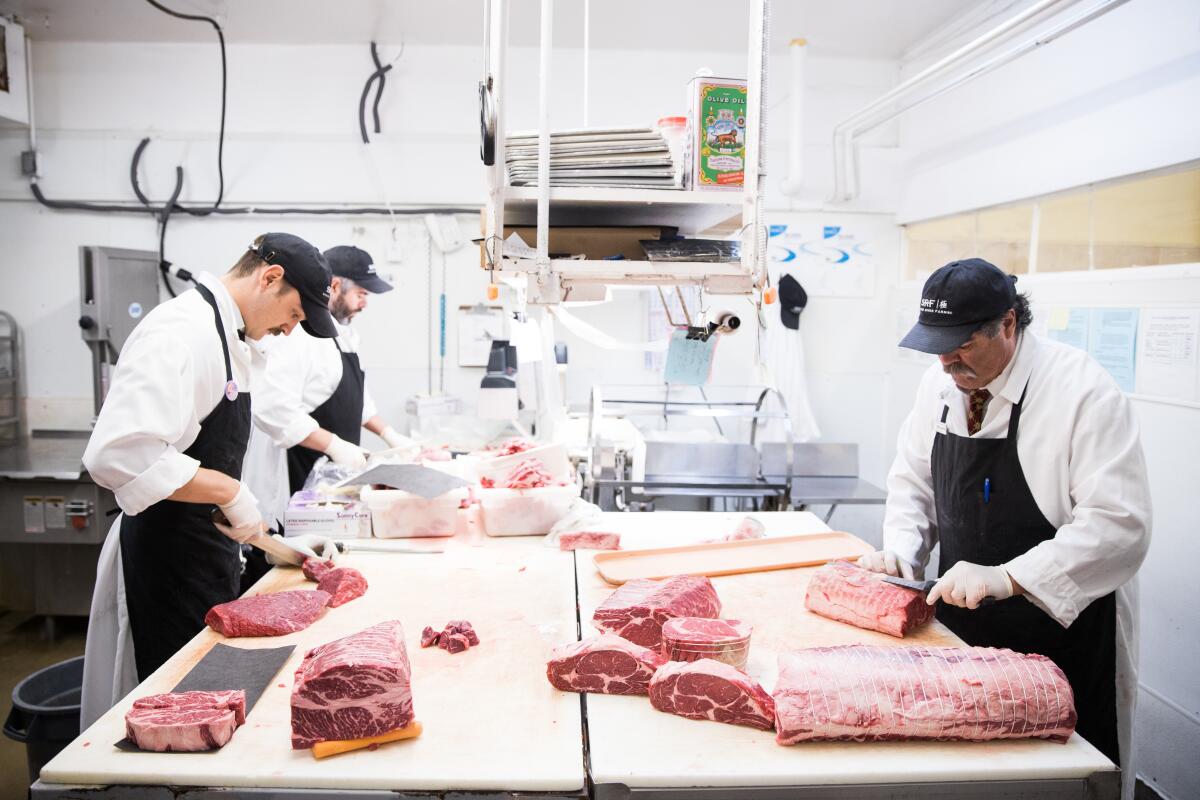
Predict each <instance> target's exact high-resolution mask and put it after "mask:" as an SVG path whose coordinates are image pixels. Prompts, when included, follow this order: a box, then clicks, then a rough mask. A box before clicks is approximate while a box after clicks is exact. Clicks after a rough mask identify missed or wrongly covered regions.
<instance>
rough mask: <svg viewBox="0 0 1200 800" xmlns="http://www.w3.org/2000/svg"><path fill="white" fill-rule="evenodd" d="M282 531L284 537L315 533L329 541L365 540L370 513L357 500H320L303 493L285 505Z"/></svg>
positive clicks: (297, 493)
mask: <svg viewBox="0 0 1200 800" xmlns="http://www.w3.org/2000/svg"><path fill="white" fill-rule="evenodd" d="M283 529H284V535H285V536H300V535H302V534H306V533H315V534H317V535H319V536H328V537H330V538H331V539H368V538H370V536H371V511H370V509H368V508H367V507H366V504H364V503H362V502H360V501H358V500H342V499H338V500H328V499H326V500H323V499H321V498H318V497H316V496H315V493H314V492H312V491H303V490H302V491H299V492H296V493H295V494H294V495H292V499H291V501H289V502H288V507H287V511H285V512H284V514H283Z"/></svg>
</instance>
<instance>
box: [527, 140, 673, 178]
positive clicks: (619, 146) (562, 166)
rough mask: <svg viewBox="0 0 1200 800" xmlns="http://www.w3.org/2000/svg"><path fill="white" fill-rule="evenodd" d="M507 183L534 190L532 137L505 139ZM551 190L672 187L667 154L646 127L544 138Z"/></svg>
mask: <svg viewBox="0 0 1200 800" xmlns="http://www.w3.org/2000/svg"><path fill="white" fill-rule="evenodd" d="M504 154H505V162H506V164H507V165H508V181H509V183H510V184H511V185H513V186H537V181H538V134H537V133H536V132H528V133H514V134H511V135H509V137H508V139H507V140H506V142H505V148H504ZM550 185H551V186H615V187H620V188H625V189H673V188H676V180H675V166H674V164H673V162H672V161H671V151H670V150H669V149H668V148H667V142H666V140H665V139H664V138H663V137H662V134H660V133H659V132H658V131H656V130H654V129H652V128H593V129H587V130H573V131H559V132H556V133H551V134H550Z"/></svg>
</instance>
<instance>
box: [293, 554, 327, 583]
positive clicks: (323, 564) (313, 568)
mask: <svg viewBox="0 0 1200 800" xmlns="http://www.w3.org/2000/svg"><path fill="white" fill-rule="evenodd" d="M331 569H333V562H332V561H328V560H324V559H320V558H306V559H304V563H303V564H301V565H300V571H301V572H303V573H304V577H306V578H308V579H309V580H310V581H320V580H321V578H323V577H324V576H325V573H326V572H329V570H331Z"/></svg>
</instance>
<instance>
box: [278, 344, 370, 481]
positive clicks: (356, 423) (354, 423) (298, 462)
mask: <svg viewBox="0 0 1200 800" xmlns="http://www.w3.org/2000/svg"><path fill="white" fill-rule="evenodd" d="M333 346H334V347H337V350H338V355H340V356H341V357H342V379H341V380H340V381H338V385H337V388H335V389H334V390H333V394H331V395H329V399H328V400H326V401H325V402H324V403H321V405H319V406H317V407H316V408H315V409H313V412H312V418H313V419H315V420H316V421H317V424H318V425H320V426H321V427H322V428H324V429H325V430H327V431H329V432H330V433H332V434H334V435H335V436H339V437H341V438H342V439H345V440H346V441H347V442H349V443H350V444H358V443H359V442H360V441H362V423H363V418H362V412H363V382H364V379H365V373H364V372H363V370H362V367H361V366H360V365H359V363H358V353H344V352H342V348H341V347H338V343H337V339H334V340H333ZM321 455H322V454H321V453H319V452H318V451H316V450H311V449H309V448H307V447H304V446H303V445H296V446H295V447H289V448H288V490H289V492H290V493H291V494H295V493H296V492H298V491H300V490H301V489H303V488H304V481H306V480H307V479H308V473H309V472H311V471H312V467H313V464H315V463H317V459H318V458H320V457H321Z"/></svg>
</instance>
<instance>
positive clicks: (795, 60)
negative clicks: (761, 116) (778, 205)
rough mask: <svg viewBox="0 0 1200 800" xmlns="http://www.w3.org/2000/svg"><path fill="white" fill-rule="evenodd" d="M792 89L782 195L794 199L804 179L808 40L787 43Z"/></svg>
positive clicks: (794, 40) (793, 40) (795, 40)
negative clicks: (786, 165)
mask: <svg viewBox="0 0 1200 800" xmlns="http://www.w3.org/2000/svg"><path fill="white" fill-rule="evenodd" d="M788 58H789V61H790V64H791V73H792V74H791V78H792V89H791V98H790V100H789V105H788V171H787V177H785V178H784V180H783V193H784V194H785V195H787V196H788V197H794V196H795V195H797V194H799V193H800V189H801V186H802V181H803V177H804V172H803V170H804V75H805V61H806V60H807V58H808V40H807V39H792V41H791V42H789V43H788Z"/></svg>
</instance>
